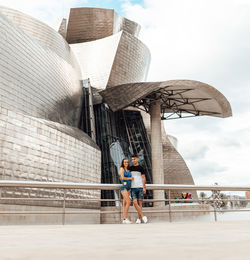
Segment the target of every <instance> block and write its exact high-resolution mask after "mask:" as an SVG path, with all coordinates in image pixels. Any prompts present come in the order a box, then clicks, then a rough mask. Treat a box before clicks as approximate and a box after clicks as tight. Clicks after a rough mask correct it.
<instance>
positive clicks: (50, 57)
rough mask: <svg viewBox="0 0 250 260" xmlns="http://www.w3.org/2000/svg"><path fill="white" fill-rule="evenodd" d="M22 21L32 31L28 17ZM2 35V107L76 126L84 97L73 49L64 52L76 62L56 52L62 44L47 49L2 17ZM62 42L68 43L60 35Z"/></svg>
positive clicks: (0, 60)
mask: <svg viewBox="0 0 250 260" xmlns="http://www.w3.org/2000/svg"><path fill="white" fill-rule="evenodd" d="M19 15H20V13H19ZM19 18H20V21H19V23H21V24H22V26H23V27H25V28H26V27H27V28H29V25H30V24H29V23H28V24H26V21H27V19H26V16H24V19H23V20H22V19H21V18H22V17H19ZM36 29H37V35H39V30H38V28H36ZM52 32H53V33H54V35H56V34H58V33H57V32H56V31H52ZM0 33H1V38H0V49H1V55H0V65H1V66H0V75H1V78H0V93H1V95H0V104H1V106H2V107H4V108H7V109H10V110H13V111H19V112H21V113H23V114H27V115H32V116H35V117H41V118H45V119H49V120H52V121H56V122H60V123H64V124H68V125H74V126H76V125H77V124H78V119H79V109H80V104H81V95H82V88H81V84H80V78H81V74H80V68H79V65H78V64H77V63H76V61H73V60H74V58H73V54H72V52H71V51H70V48H69V47H67V48H66V49H65V48H64V49H63V50H62V51H65V53H66V54H65V55H64V56H65V57H66V56H68V57H72V59H71V61H72V62H69V61H68V60H67V61H66V60H65V59H64V58H62V57H61V56H59V55H58V54H57V53H56V52H54V51H52V49H53V48H55V49H57V48H59V46H58V45H57V43H58V41H54V44H55V45H54V46H53V48H47V47H44V45H42V44H40V43H39V42H38V41H36V40H34V38H32V37H31V36H30V35H28V34H26V33H25V32H24V31H23V30H22V29H20V28H18V27H17V26H15V25H14V24H13V23H12V22H11V21H10V20H9V19H8V18H7V17H6V16H4V15H3V14H1V13H0ZM41 35H43V33H42V34H41ZM55 37H56V36H55ZM59 38H60V40H61V42H62V43H65V41H64V40H63V38H62V37H61V36H60V35H59ZM65 46H67V43H65Z"/></svg>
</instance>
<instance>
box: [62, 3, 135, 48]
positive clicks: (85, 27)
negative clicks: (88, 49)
mask: <svg viewBox="0 0 250 260" xmlns="http://www.w3.org/2000/svg"><path fill="white" fill-rule="evenodd" d="M120 31H126V32H128V33H129V34H131V35H133V36H138V34H139V31H140V26H139V25H138V24H137V23H135V22H133V21H130V20H128V19H126V18H124V17H122V16H120V15H119V14H117V13H116V12H115V11H114V10H113V9H103V8H71V10H70V15H69V22H68V28H67V37H66V39H67V41H68V43H79V42H88V41H94V40H98V39H102V38H105V37H108V36H111V35H113V34H116V33H118V32H120Z"/></svg>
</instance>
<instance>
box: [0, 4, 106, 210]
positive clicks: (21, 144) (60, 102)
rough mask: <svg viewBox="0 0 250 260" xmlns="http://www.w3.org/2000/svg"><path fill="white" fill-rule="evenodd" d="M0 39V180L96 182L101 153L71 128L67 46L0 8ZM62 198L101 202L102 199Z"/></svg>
mask: <svg viewBox="0 0 250 260" xmlns="http://www.w3.org/2000/svg"><path fill="white" fill-rule="evenodd" d="M0 32H1V38H0V129H1V130H0V149H1V150H0V154H1V161H0V178H1V179H14V180H15V179H18V180H37V181H40V180H41V181H56V180H57V181H72V182H94V183H96V182H97V183H98V182H100V181H101V176H100V166H101V152H100V149H99V148H98V146H97V145H96V144H95V143H94V142H93V141H92V139H91V138H90V137H89V136H88V135H86V134H85V133H84V132H82V131H80V130H79V129H77V128H75V127H76V126H78V123H79V117H80V109H81V103H82V84H81V71H80V65H79V64H78V62H77V60H76V59H75V57H74V54H73V52H72V51H71V48H70V46H69V44H68V43H67V42H66V41H65V39H64V38H63V37H62V36H61V35H60V34H59V33H57V32H56V31H54V30H53V29H51V28H50V27H49V26H47V25H45V24H43V23H41V22H40V21H37V20H36V19H34V18H32V17H30V16H27V15H25V14H22V13H20V12H18V11H15V10H11V9H9V8H4V7H1V8H0ZM2 196H8V197H9V196H20V197H29V196H33V197H43V196H52V197H54V198H55V197H59V196H61V193H60V192H58V191H53V192H48V191H46V190H21V189H20V190H13V189H8V190H5V191H2ZM67 196H69V197H71V198H82V197H84V198H99V196H100V192H98V191H97V192H94V191H85V192H83V193H79V191H71V192H70V193H68V194H67ZM24 203H25V202H24ZM38 204H39V203H38ZM39 205H41V202H40V204H39ZM73 205H75V206H77V205H78V204H77V203H73V202H72V203H71V206H73ZM85 206H86V207H90V208H97V207H99V204H98V203H95V202H92V203H89V204H88V205H85Z"/></svg>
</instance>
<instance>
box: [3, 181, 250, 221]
mask: <svg viewBox="0 0 250 260" xmlns="http://www.w3.org/2000/svg"><path fill="white" fill-rule="evenodd" d="M11 187H12V188H43V189H62V190H63V196H62V198H45V197H41V198H40V197H39V198H20V197H17V198H13V197H2V196H1V191H2V189H3V188H11ZM120 187H121V185H120V184H94V183H66V182H63V183H62V182H35V181H12V180H1V181H0V204H1V201H11V200H14V201H23V200H25V201H62V208H61V210H56V211H55V210H54V211H45V210H43V211H37V210H36V211H33V210H32V211H27V210H26V211H0V215H2V214H5V215H13V214H14V215H17V214H22V215H23V214H61V215H62V224H63V225H64V224H65V215H66V214H121V213H122V208H121V205H122V203H121V201H122V199H121V196H119V198H118V199H100V198H96V199H93V198H90V199H89V198H84V199H83V198H78V199H75V198H73V199H72V198H67V190H69V189H80V190H98V191H101V190H119V189H120ZM147 190H153V191H154V190H163V191H165V192H166V194H167V197H168V198H167V199H146V200H144V202H163V203H164V205H165V203H167V205H166V206H165V207H166V209H160V208H159V207H150V210H147V213H169V221H170V222H171V221H172V214H173V213H181V212H182V213H183V212H203V213H204V212H213V213H214V220H215V221H217V213H218V212H239V211H244V212H247V211H249V212H250V209H240V208H238V209H233V210H232V209H221V208H218V206H217V205H218V202H219V201H220V202H221V201H227V202H230V201H235V200H231V199H228V198H227V199H221V198H208V199H185V202H198V203H200V204H203V203H204V202H205V203H210V205H211V206H212V207H213V209H209V210H208V209H201V210H200V209H199V210H192V209H185V210H182V209H179V210H173V209H172V206H173V205H176V204H175V203H176V202H183V200H182V199H176V198H171V191H173V190H175V191H176V190H180V191H187V190H188V191H191V190H193V191H211V192H212V193H214V192H218V191H219V192H221V191H250V186H244V187H242V186H241V187H237V186H218V185H216V186H197V185H171V184H147ZM119 194H120V192H119ZM68 201H88V202H90V201H92V202H93V201H98V202H104V201H105V202H107V201H112V202H117V201H118V202H119V205H120V210H118V211H117V210H107V211H106V210H105V211H100V210H84V211H76V210H67V211H66V202H68ZM240 201H246V202H249V201H250V199H244V200H240ZM182 205H183V204H182ZM189 205H190V204H189ZM115 208H116V207H114V209H115ZM135 213H136V212H135Z"/></svg>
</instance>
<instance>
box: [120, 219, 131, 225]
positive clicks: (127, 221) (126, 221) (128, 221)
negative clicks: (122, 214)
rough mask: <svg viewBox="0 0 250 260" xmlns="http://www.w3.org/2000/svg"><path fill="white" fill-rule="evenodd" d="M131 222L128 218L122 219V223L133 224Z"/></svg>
mask: <svg viewBox="0 0 250 260" xmlns="http://www.w3.org/2000/svg"><path fill="white" fill-rule="evenodd" d="M131 223H132V222H131V221H130V220H129V219H127V218H126V219H124V220H123V221H122V224H131Z"/></svg>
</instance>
